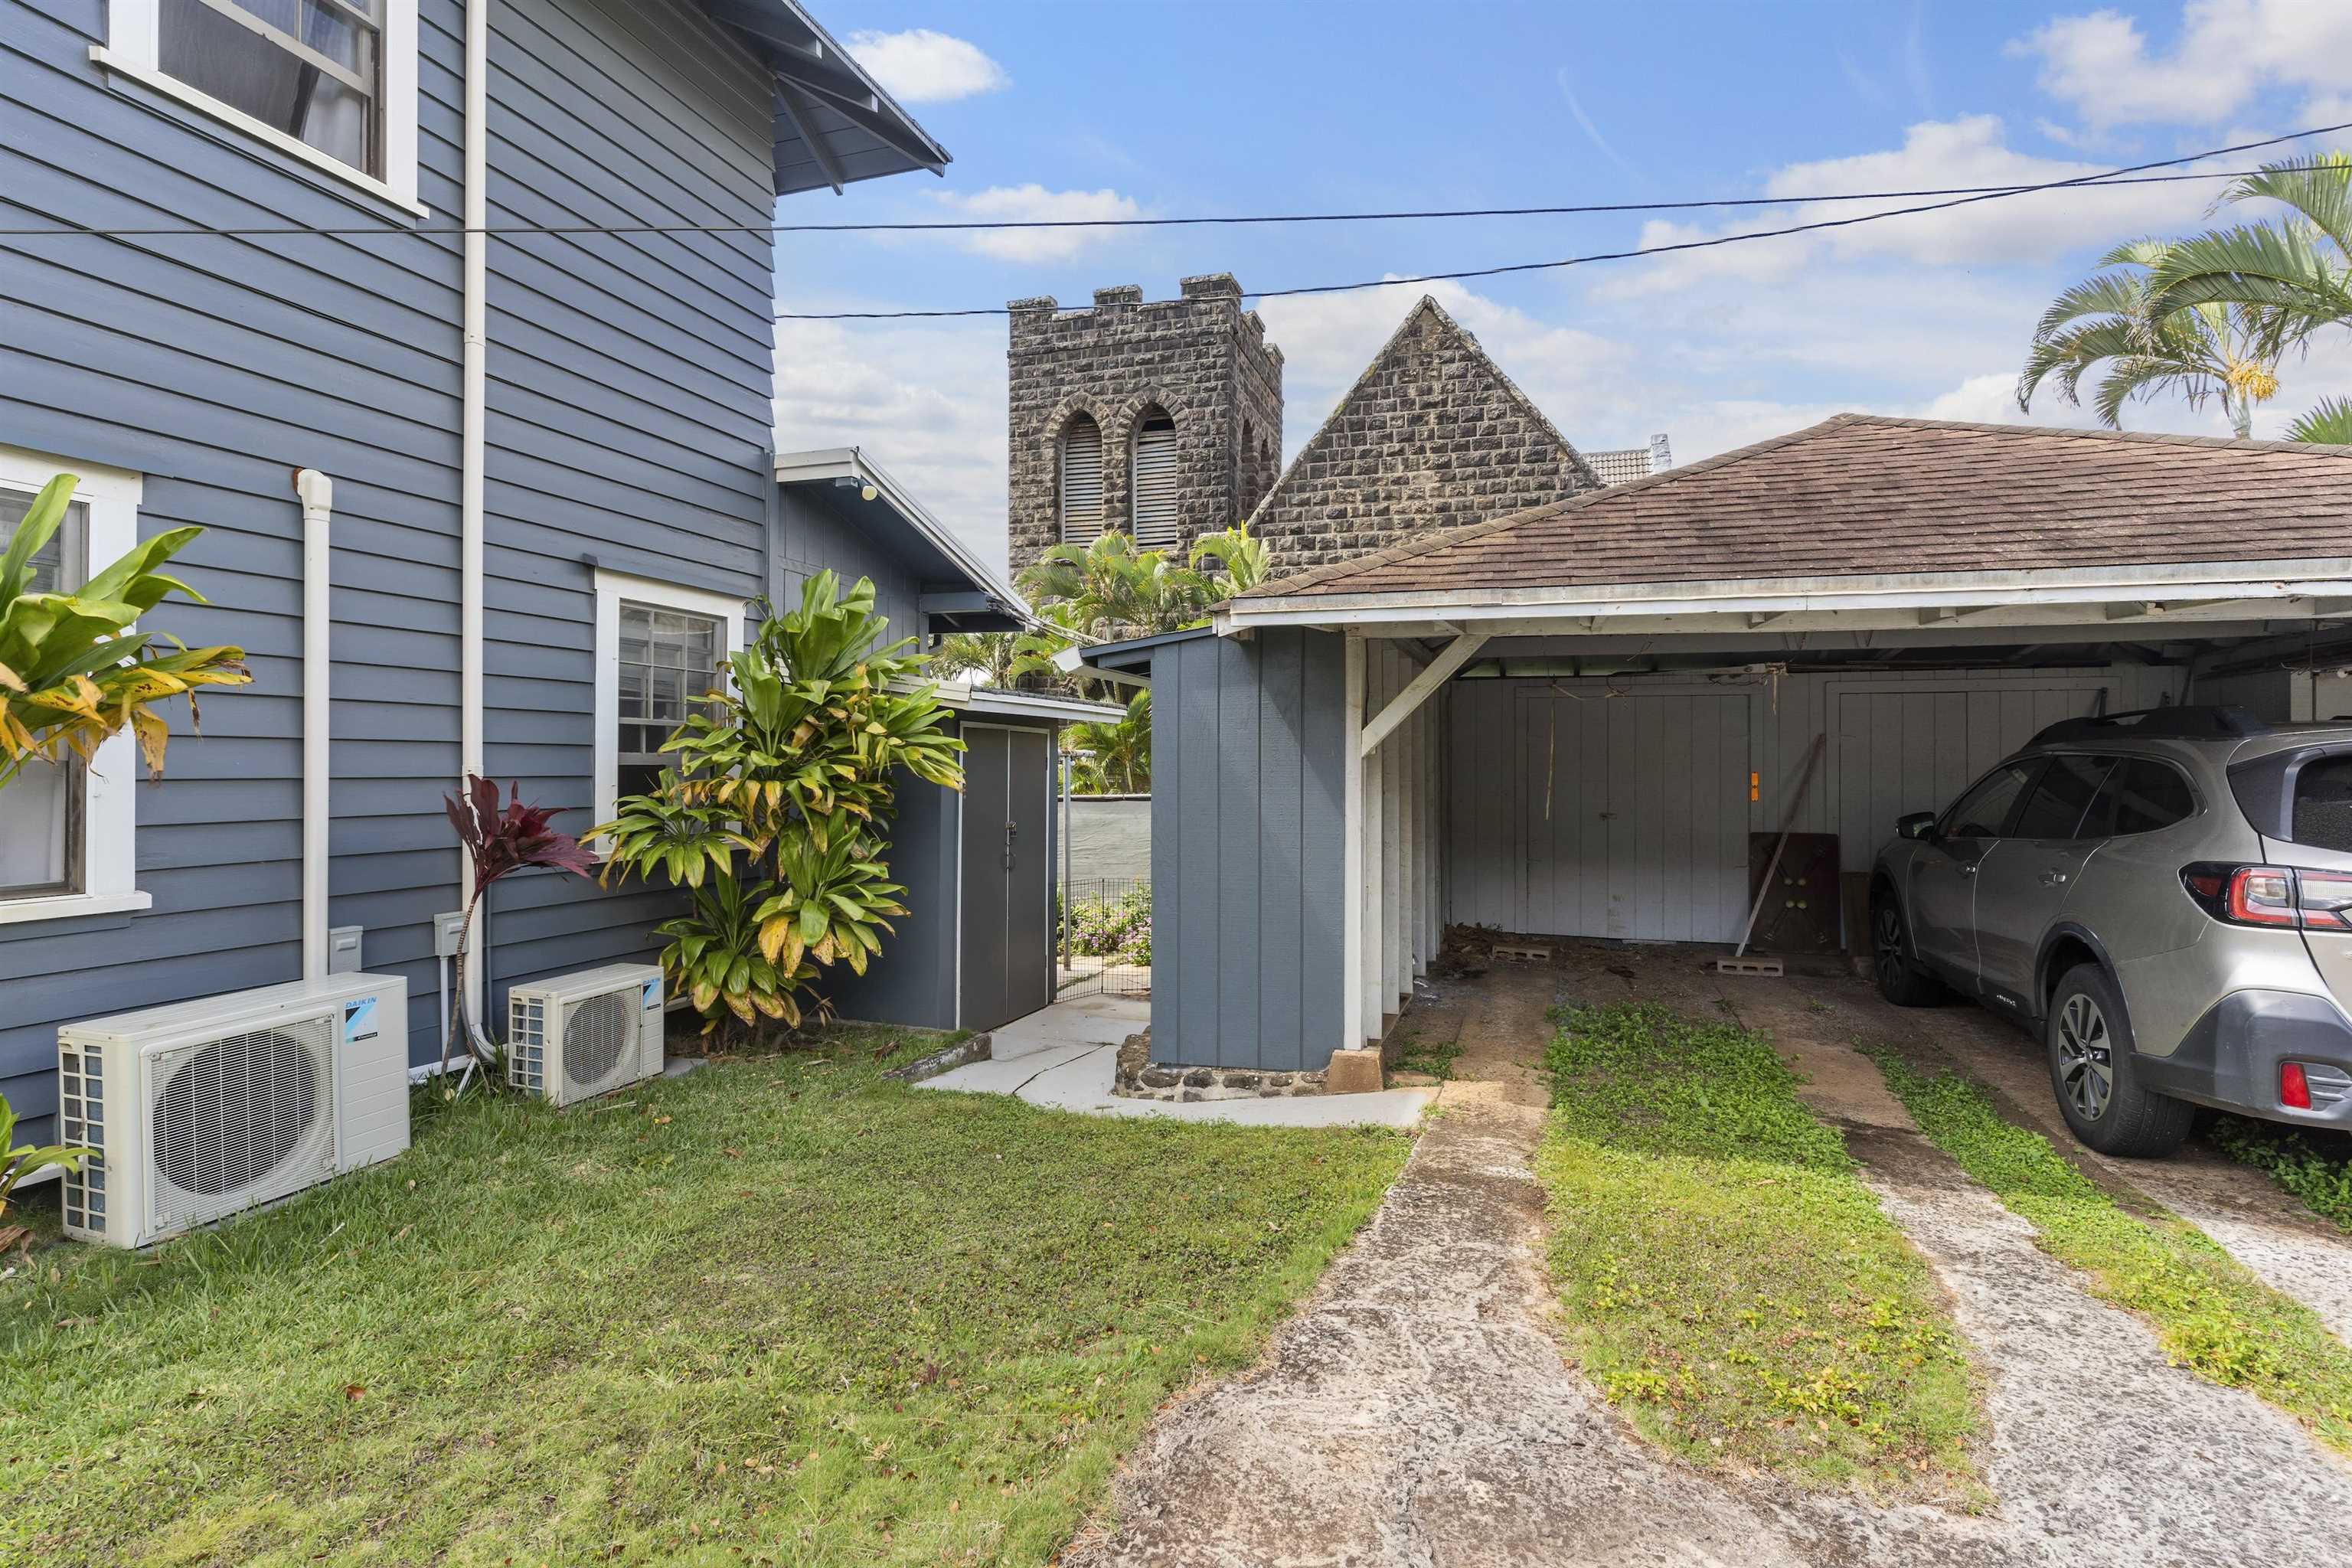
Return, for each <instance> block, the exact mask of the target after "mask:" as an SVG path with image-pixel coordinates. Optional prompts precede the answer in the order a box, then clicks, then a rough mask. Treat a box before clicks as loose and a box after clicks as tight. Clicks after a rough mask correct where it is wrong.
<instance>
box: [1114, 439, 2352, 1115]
mask: <svg viewBox="0 0 2352 1568" xmlns="http://www.w3.org/2000/svg"><path fill="white" fill-rule="evenodd" d="M2347 540H2352V449H2347V448H2342V447H2311V446H2300V445H2294V444H2287V443H2270V442H2254V441H2221V440H2205V439H2200V438H2195V437H2157V436H2127V435H2117V434H2113V433H2107V432H2085V431H2059V430H2047V429H2035V428H2030V427H2021V426H1985V425H1963V424H1954V423H1947V422H1940V421H1932V420H1916V419H1889V418H1876V417H1868V416H1858V415H1843V416H1838V417H1836V418H1833V419H1831V420H1829V421H1827V422H1826V423H1824V424H1822V425H1819V426H1813V427H1811V428H1810V429H1806V430H1802V431H1799V432H1797V433H1795V434H1793V435H1790V436H1787V437H1780V438H1779V439H1776V440H1772V441H1767V442H1764V443H1761V444H1759V445H1757V446H1754V447H1745V448H1742V449H1740V450H1738V451H1736V452H1731V453H1727V454H1725V455H1723V456H1721V457H1718V458H1712V459H1710V460H1707V461H1705V462H1701V463H1696V464H1692V465H1690V466H1688V467H1686V468H1677V469H1674V470H1670V471H1668V472H1665V473H1662V474H1657V475H1654V476H1652V477H1650V478H1648V479H1642V480H1638V481H1635V482H1633V483H1631V484H1627V485H1622V486H1618V487H1614V488H1612V489H1605V490H1601V491H1597V492H1593V493H1591V494H1587V495H1582V496H1579V497H1576V498H1574V499H1572V500H1567V501H1564V502H1560V503H1558V504H1555V505H1550V506H1546V507H1539V508H1537V509H1534V510H1528V511H1524V512H1519V513H1516V514H1513V515H1511V516H1508V517H1504V518H1498V519H1496V520H1493V521H1488V522H1484V523H1479V524H1475V525H1473V526H1470V527H1467V528H1461V529H1455V530H1452V531H1444V532H1439V533H1433V534H1430V535H1427V536H1425V537H1423V538H1420V539H1416V540H1413V541H1412V542H1407V543H1403V544H1401V545H1398V546H1395V547H1393V548H1391V549H1388V550H1384V551H1381V552H1378V553H1375V554H1372V555H1369V556H1365V557H1362V558H1360V559H1358V560H1355V561H1350V562H1345V563H1337V564H1333V565H1328V566H1325V567H1321V568H1318V569H1317V570H1315V571H1313V572H1310V573H1307V574H1304V575H1301V576H1297V577H1292V578H1289V579H1286V580H1283V581H1279V582H1276V583H1272V584H1265V585H1263V586H1261V587H1259V588H1257V589H1255V590H1253V591H1252V592H1250V593H1248V594H1246V595H1243V596H1241V597H1240V598H1238V599H1235V600H1234V601H1232V602H1231V603H1229V604H1228V605H1226V606H1225V607H1224V609H1223V613H1222V614H1221V615H1220V616H1219V618H1218V621H1217V623H1216V625H1215V626H1213V627H1211V628H1204V629H1202V630H1201V631H1198V632H1192V633H1180V634H1176V635H1174V636H1172V637H1156V638H1149V639H1141V640H1139V641H1136V642H1132V643H1127V644H1121V645H1117V646H1115V647H1104V648H1094V649H1089V650H1087V652H1086V654H1085V656H1084V658H1085V660H1086V662H1087V664H1089V665H1091V666H1093V667H1094V668H1096V669H1097V670H1098V671H1100V672H1102V673H1104V674H1107V675H1109V676H1112V677H1114V678H1118V679H1138V680H1144V681H1148V682H1149V683H1150V684H1151V685H1152V686H1154V687H1155V688H1156V689H1157V692H1156V695H1155V697H1154V700H1153V754H1154V761H1155V772H1154V778H1153V796H1152V807H1153V820H1152V854H1153V863H1154V879H1153V929H1154V938H1155V940H1154V953H1153V956H1154V963H1153V992H1152V1037H1153V1049H1152V1055H1153V1058H1154V1059H1155V1060H1158V1061H1161V1062H1167V1063H1180V1064H1186V1065H1206V1066H1219V1067H1241V1068H1266V1069H1273V1070H1282V1069H1287V1068H1307V1069H1313V1068H1320V1067H1323V1066H1325V1065H1326V1064H1327V1063H1328V1060H1329V1058H1330V1054H1331V1052H1332V1051H1334V1050H1336V1049H1342V1048H1360V1047H1365V1046H1367V1045H1368V1044H1372V1043H1377V1042H1378V1041H1379V1040H1380V1039H1381V1037H1382V1036H1383V1034H1384V1033H1385V1032H1386V1030H1387V1028H1388V1027H1389V1026H1390V1024H1391V1022H1392V1020H1393V1018H1394V1016H1395V1015H1396V1014H1397V1012H1398V1011H1399V1010H1400V1008H1401V1006H1402V1003H1403V1002H1404V1001H1405V1000H1407V999H1409V998H1410V996H1411V994H1412V984H1413V980H1414V978H1415V977H1416V976H1417V975H1419V974H1421V973H1423V972H1424V970H1425V969H1426V966H1427V964H1428V963H1429V961H1430V959H1431V958H1432V957H1433V954H1434V953H1435V951H1436V949H1437V946H1438V944H1439V942H1440V941H1441V940H1442V938H1443V935H1444V930H1445V928H1446V927H1447V926H1448V925H1449V924H1455V923H1463V924H1475V925H1483V926H1488V927H1493V928H1497V929H1499V930H1502V931H1516V932H1527V933H1541V934H1551V935H1561V936H1588V937H1601V938H1619V939H1624V940H1629V941H1645V942H1731V941H1734V940H1736V939H1737V938H1738V934H1739V931H1740V930H1741V927H1742V925H1743V923H1744V921H1745V920H1746V918H1747V913H1748V904H1749V901H1750V898H1751V892H1752V889H1753V887H1754V883H1753V882H1752V881H1751V877H1752V872H1751V861H1750V846H1751V841H1752V840H1753V839H1754V837H1756V836H1758V835H1773V834H1777V831H1778V830H1779V829H1780V827H1781V826H1783V825H1784V823H1786V824H1787V825H1789V826H1793V827H1794V828H1795V829H1797V830H1798V831H1801V832H1809V833H1813V834H1819V835H1824V836H1831V837H1833V838H1834V849H1833V851H1831V850H1829V849H1827V848H1826V847H1824V849H1823V853H1824V855H1825V857H1826V856H1832V855H1833V859H1831V860H1828V861H1826V862H1825V864H1829V865H1833V867H1834V872H1835V879H1836V881H1837V883H1838V884H1839V885H1838V886H1836V887H1834V888H1824V889H1822V892H1823V893H1824V894H1825V895H1826V896H1827V900H1828V901H1829V902H1830V903H1831V904H1832V906H1833V907H1832V909H1831V910H1828V911H1825V912H1824V913H1823V917H1822V918H1823V923H1824V925H1825V927H1826V929H1827V930H1828V931H1830V932H1831V933H1832V939H1833V940H1834V937H1835V936H1836V934H1837V933H1839V932H1841V931H1843V929H1844V928H1845V926H1846V925H1847V923H1848V922H1847V921H1846V920H1845V919H1844V918H1843V909H1844V907H1845V906H1846V905H1847V904H1849V903H1850V902H1851V901H1852V900H1853V894H1854V892H1855V891H1856V890H1857V888H1858V885H1859V884H1860V883H1861V882H1862V881H1863V880H1864V879H1866V876H1867V872H1868V869H1869V867H1870V864H1871V860H1872V858H1873V856H1874V853H1875V851H1876V849H1877V847H1878V846H1879V845H1880V844H1881V843H1883V842H1884V841H1885V839H1886V838H1887V837H1890V836H1891V835H1892V832H1893V827H1894V820H1895V816H1898V815H1900V814H1901V813H1903V812H1906V811H1911V810H1921V809H1927V808H1930V807H1935V806H1940V805H1944V804H1945V803H1947V802H1948V800H1950V799H1951V798H1952V797H1953V796H1954V795H1957V794H1958V792H1959V791H1960V790H1961V789H1962V788H1963V787H1965V786H1966V785H1967V784H1968V783H1969V781H1970V780H1971V779H1972V778H1973V777H1975V776H1976V774H1978V773H1980V772H1981V771H1983V770H1984V769H1985V768H1987V767H1990V765H1992V764H1993V763H1995V762H1997V761H1999V760H2000V757H2001V756H2002V755H2003V754H2004V753H2006V752H2009V751H2011V750H2012V749H2014V748H2015V747H2017V746H2020V745H2021V744H2023V743H2024V742H2025V741H2026V739H2027V738H2028V737H2030V736H2031V735H2032V733H2033V732H2034V731H2036V730H2037V729H2039V728H2041V727H2042V726H2043V725H2045V724H2047V723H2050V722H2052V721H2054V720H2057V719H2061V718H2065V717H2069V716H2075V715H2083V714H2089V713H2093V712H2099V711H2108V712H2115V711H2122V710H2130V709H2136V708H2148V707H2157V706H2161V705H2164V704H2167V703H2170V702H2177V701H2181V700H2190V699H2192V698H2193V699H2194V700H2200V701H2232V702H2240V703H2244V704H2247V705H2249V706H2252V707H2254V708H2255V709H2256V710H2257V711H2265V712H2266V713H2267V714H2268V716H2273V717H2276V718H2280V719H2285V718H2290V717H2309V716H2311V714H2312V713H2313V712H2314V711H2316V710H2319V709H2323V708H2328V707H2330V706H2331V705H2333V704H2334V703H2335V702H2336V700H2337V699H2338V697H2339V694H2341V693H2344V692H2346V691H2347V690H2352V682H2347V681H2344V680H2341V679H2337V678H2336V673H2335V672H2336V669H2337V668H2341V667H2343V666H2345V665H2347V664H2352V558H2347V556H2346V555H2345V554H2344V552H2345V550H2346V549H2347ZM1809 773H1810V775H1811V776H1810V778H1808V774H1809ZM1859 923H1860V922H1859V921H1853V922H1852V924H1853V926H1854V927H1856V928H1858V926H1859ZM1852 934H1853V937H1854V938H1855V940H1857V941H1858V940H1859V936H1860V932H1859V931H1858V929H1856V930H1854V931H1853V932H1852Z"/></svg>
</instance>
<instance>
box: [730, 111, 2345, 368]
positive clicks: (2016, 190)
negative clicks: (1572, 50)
mask: <svg viewBox="0 0 2352 1568" xmlns="http://www.w3.org/2000/svg"><path fill="white" fill-rule="evenodd" d="M2347 129H2352V121H2347V122H2346V123H2345V124H2341V125H2320V126H2315V127H2313V128H2311V129H2309V130H2306V131H2294V132H2288V133H2287V134H2285V135H2284V136H2272V137H2267V138H2265V139H2263V141H2260V142H2240V143H2239V144H2237V145H2236V146H2233V147H2216V148H2211V149H2209V150H2208V151H2206V152H2202V153H2189V154H2187V155H2186V156H2183V157H2179V158H2164V159H2159V160H2157V161H2156V162H2153V163H2133V164H2129V165H2126V167H2124V168H2120V169H2110V170H2108V171H2107V172H2106V173H2105V174H2079V175H2076V176H2075V177H2074V178H2073V179H2069V180H2050V181H2046V182H2044V183H2042V184H2032V185H2006V186H2000V187H1997V188H1995V189H1992V190H1988V191H1979V192H1977V193H1974V194H1970V195H1962V196H1959V197H1957V198H1955V199H1953V200H1950V201H1941V202H1927V203H1924V204H1922V205H1917V206H1908V207H1890V208H1888V209H1887V210H1885V211H1884V212H1873V213H1857V214H1855V215H1853V216H1851V217H1836V218H1820V219H1816V220H1815V221H1813V222H1811V223H1800V224H1791V225H1790V226H1788V227H1785V228H1772V229H1758V230H1753V231H1751V232H1748V233H1745V234H1725V235H1717V236H1716V237H1713V238H1711V239H1686V240H1680V241H1677V242H1676V243H1675V244H1672V245H1649V246H1641V247H1635V248H1633V249H1631V250H1596V251H1591V252H1588V253H1587V254H1585V255H1582V256H1569V257H1562V258H1559V259H1558V260H1556V261H1520V262H1513V263H1510V264H1508V265H1507V266H1501V267H1475V268H1463V269H1461V270H1458V271H1452V272H1424V273H1422V274H1420V275H1418V276H1416V277H1412V278H1381V279H1373V280H1371V281H1369V282H1361V283H1314V284H1307V285H1302V286H1300V287H1297V288H1291V289H1248V290H1245V291H1244V293H1243V295H1242V298H1243V299H1245V300H1287V299H1296V298H1298V297H1299V296H1302V295H1308V294H1347V293H1354V292H1358V291H1360V290H1362V289H1389V288H1397V287H1409V286H1411V285H1412V284H1416V283H1452V282H1459V281H1463V280H1465V279H1474V278H1500V277H1504V276H1507V275H1508V274H1512V273H1519V272H1549V271H1557V270H1559V269H1560V268H1569V267H1582V266H1585V265H1587V264H1588V263H1591V262H1595V261H1626V260H1632V259H1633V258H1638V257H1646V256H1668V255H1673V254H1675V253H1676V252H1679V251H1688V250H1711V249H1714V248H1716V247H1718V246H1726V245H1745V244H1748V243H1749V242H1751V241H1755V240H1759V239H1785V238H1787V237H1790V235H1798V234H1814V233H1819V232H1820V231H1822V230H1823V229H1832V228H1849V227H1852V226H1855V225H1857V224H1865V223H1877V222H1879V221H1881V220H1882V219H1885V218H1891V217H1909V216H1916V214H1919V213H1930V212H1941V211H1944V210H1945V209H1947V208H1950V207H1964V206H1968V205H1972V204H1974V203H1977V202H1990V201H2000V200H2002V199H2004V198H2006V197H2009V196H2021V195H2031V194H2032V193H2034V192H2037V191H2055V190H2065V189H2070V188H2073V189H2096V188H2098V187H2099V186H2101V185H2105V184H2122V183H2124V182H2123V180H2122V179H2121V176H2124V175H2127V174H2139V173H2141V172H2142V171H2144V170H2147V169H2164V168H2169V167H2172V166H2173V165H2175V164H2179V163H2196V162H2198V161H2199V160H2200V159H2204V158H2218V157H2221V156H2224V155H2225V154H2228V153H2246V152H2252V151H2253V150H2254V149H2256V148H2260V147H2274V146H2276V145H2278V144H2279V143H2280V142H2294V141H2298V140H2300V139H2302V138H2304V137H2306V136H2326V135H2328V134H2330V133H2332V132H2337V131H2344V130H2347ZM1815 199H1819V198H1814V197H1808V196H1797V197H1790V198H1789V199H1788V200H1787V201H1784V202H1781V203H1777V204H1774V205H1795V204H1797V203H1799V202H1803V201H1811V200H1815ZM1011 314H1013V308H1012V307H1011V306H1009V305H994V306H984V307H977V308H973V309H970V310H780V311H778V312H777V313H776V315H775V318H774V319H775V320H777V321H940V320H948V319H953V318H959V317H973V316H1009V315H1011Z"/></svg>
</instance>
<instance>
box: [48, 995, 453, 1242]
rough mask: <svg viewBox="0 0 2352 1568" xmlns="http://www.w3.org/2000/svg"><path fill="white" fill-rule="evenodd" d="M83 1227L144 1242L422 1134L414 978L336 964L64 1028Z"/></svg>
mask: <svg viewBox="0 0 2352 1568" xmlns="http://www.w3.org/2000/svg"><path fill="white" fill-rule="evenodd" d="M58 1141H59V1142H64V1143H78V1144H82V1145H84V1146H86V1147H89V1148H92V1149H96V1150H98V1151H99V1152H100V1158H98V1159H97V1160H94V1161H90V1162H89V1163H86V1164H85V1165H84V1167H83V1168H82V1169H81V1170H80V1171H79V1172H75V1173H69V1174H68V1175H67V1177H66V1178H65V1194H64V1201H65V1228H66V1232H67V1234H68V1235H69V1236H75V1237H81V1238H82V1239H84V1240H86V1241H102V1242H105V1243H107V1244H108V1245H109V1246H112V1247H145V1246H147V1245H148V1244H149V1243H151V1242H156V1241H161V1240H163V1239H164V1238H165V1237H172V1236H176V1235H178V1234H180V1233H181V1232H182V1231H185V1230H189V1229H193V1228H194V1227H195V1226H201V1225H208V1224H210V1223H211V1222H213V1221H214V1220H216V1219H221V1218H223V1217H225V1216H226V1215H232V1214H235V1213H236V1212H237V1211H238V1210H240V1209H247V1208H252V1207H254V1206H255V1205H259V1204H266V1203H269V1202H272V1201H273V1200H275V1199H278V1198H282V1197H286V1196H288V1195H289V1194H293V1193H298V1192H300V1191H301V1190H302V1189H303V1188H305V1187H308V1186H313V1185H316V1184H318V1183H320V1182H323V1181H325V1180H326V1179H327V1178H328V1177H330V1176H333V1175H336V1174H339V1173H341V1172H344V1171H350V1170H355V1169H357V1168H358V1167H360V1166H362V1165H372V1164H374V1163H376V1162H377V1161H379V1160H389V1159H391V1158H392V1157H393V1156H394V1154H397V1153H399V1152H401V1151H402V1150H404V1149H405V1148H407V1147H408V983H407V982H406V981H404V980H402V979H399V978H398V977H396V976H393V975H384V974H333V975H328V976H325V977H324V978H321V979H318V980H298V981H295V982H293V983H292V984H286V985H269V986H265V987H263V988H261V989H260V990H257V991H239V992H236V993H233V994H228V995H226V996H208V997H205V998H203V999H201V1000H199V1001H194V1002H180V1003H175V1004H173V1005H170V1006H166V1007H150V1008H148V1009H146V1010H144V1011H143V1012H138V1013H121V1014H117V1015H115V1016H112V1017H108V1018H92V1019H89V1020H88V1021H87V1022H84V1023H79V1024H68V1025H65V1026H63V1027H61V1028H59V1029H58Z"/></svg>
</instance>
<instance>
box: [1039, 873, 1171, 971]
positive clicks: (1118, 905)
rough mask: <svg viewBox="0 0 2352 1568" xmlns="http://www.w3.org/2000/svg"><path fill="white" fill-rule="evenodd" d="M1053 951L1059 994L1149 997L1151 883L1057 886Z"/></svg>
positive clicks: (1112, 880)
mask: <svg viewBox="0 0 2352 1568" xmlns="http://www.w3.org/2000/svg"><path fill="white" fill-rule="evenodd" d="M1055 908H1056V910H1057V911H1058V914H1059V921H1058V922H1057V924H1056V926H1055V931H1054V951H1055V956H1056V957H1057V958H1058V959H1059V961H1060V970H1061V973H1060V978H1059V980H1058V982H1057V984H1056V987H1055V990H1056V994H1058V995H1062V996H1091V995H1096V994H1110V995H1114V996H1149V995H1150V994H1151V883H1150V880H1149V879H1145V878H1142V877H1096V878H1088V879H1085V880H1083V881H1077V882H1068V881H1066V882H1065V883H1064V885H1063V888H1062V889H1061V892H1060V894H1059V896H1058V898H1057V900H1056V902H1055Z"/></svg>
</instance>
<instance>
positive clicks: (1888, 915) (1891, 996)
mask: <svg viewBox="0 0 2352 1568" xmlns="http://www.w3.org/2000/svg"><path fill="white" fill-rule="evenodd" d="M1870 969H1871V973H1872V974H1873V975H1874V977H1875V978H1876V979H1877V981H1878V994H1880V995H1881V996H1884V997H1885V998H1886V999H1887V1000H1888V1001H1889V1002H1892V1003H1894V1004H1895V1005H1896V1006H1897V1007H1928V1006H1933V1005H1935V1004H1936V1003H1937V1002H1938V1001H1940V1000H1941V999H1942V997H1943V994H1944V987H1943V984H1942V983H1941V982H1940V981H1938V980H1937V978H1936V977H1935V976H1934V975H1932V974H1930V973H1927V971H1926V970H1924V969H1922V968H1920V967H1919V965H1918V963H1916V961H1915V960H1914V959H1913V958H1912V956H1911V932H1910V930H1909V928H1908V927H1906V925H1905V923H1904V921H1903V906H1902V905H1901V904H1899V903H1897V902H1895V898H1894V896H1893V895H1892V894H1890V893H1884V892H1882V893H1880V894H1879V895H1878V896H1877V897H1876V898H1874V899H1873V900H1871V901H1870Z"/></svg>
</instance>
